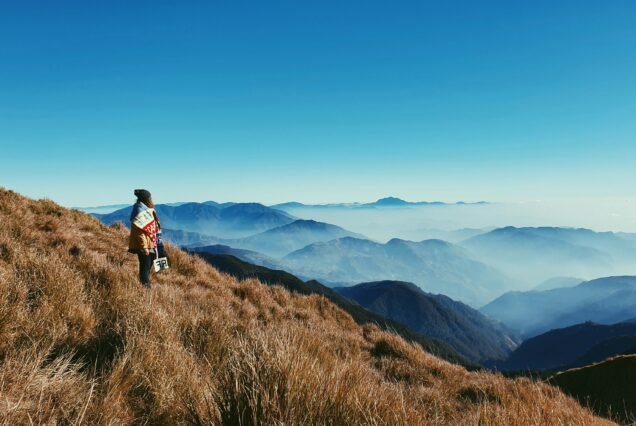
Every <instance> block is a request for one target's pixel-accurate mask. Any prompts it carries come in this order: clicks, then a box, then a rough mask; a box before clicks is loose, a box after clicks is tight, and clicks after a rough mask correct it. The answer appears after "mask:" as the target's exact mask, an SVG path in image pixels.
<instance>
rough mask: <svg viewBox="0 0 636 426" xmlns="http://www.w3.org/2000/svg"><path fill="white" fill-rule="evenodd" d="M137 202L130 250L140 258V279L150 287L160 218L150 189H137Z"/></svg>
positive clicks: (133, 217) (133, 216) (131, 222)
mask: <svg viewBox="0 0 636 426" xmlns="http://www.w3.org/2000/svg"><path fill="white" fill-rule="evenodd" d="M134 194H135V196H136V197H137V202H136V203H135V204H134V205H133V208H132V212H131V213H130V239H129V242H128V251H129V252H130V253H134V254H136V255H137V258H138V259H139V281H140V282H141V284H142V285H143V286H144V287H146V288H150V273H151V270H152V265H153V258H154V257H155V254H156V250H157V229H158V224H159V218H158V217H157V213H156V212H155V205H154V203H153V202H152V195H151V194H150V192H149V191H148V190H145V189H135V192H134Z"/></svg>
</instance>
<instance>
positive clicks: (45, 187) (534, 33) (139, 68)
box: [0, 0, 636, 206]
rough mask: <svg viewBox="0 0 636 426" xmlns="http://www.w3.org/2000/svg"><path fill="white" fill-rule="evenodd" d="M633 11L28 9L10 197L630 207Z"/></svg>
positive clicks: (10, 93)
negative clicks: (578, 202) (602, 201)
mask: <svg viewBox="0 0 636 426" xmlns="http://www.w3.org/2000/svg"><path fill="white" fill-rule="evenodd" d="M635 22H636V3H635V2H633V1H605V2H601V1H580V0H579V1H559V2H554V1H534V2H514V1H480V2H475V1H463V2H458V1H436V2H432V1H430V2H427V1H413V2H399V1H398V2H387V1H369V0H365V1H342V0H340V1H314V2H303V1H293V2H292V1H289V2H280V1H266V2H265V1H251V2H245V1H236V0H232V1H223V2H221V1H201V2H197V1H187V2H176V1H170V2H165V1H103V2H95V1H86V0H84V1H64V0H60V1H41V2H30V1H19V2H18V1H15V2H5V3H4V4H3V8H2V13H1V14H0V185H2V186H6V187H9V188H12V189H14V190H17V191H19V192H22V193H24V194H26V195H29V196H34V197H43V196H46V197H49V198H53V199H55V200H57V201H59V202H61V203H63V204H66V205H84V206H85V205H96V204H110V203H117V202H127V201H130V199H131V198H132V193H131V192H132V189H134V188H135V187H147V188H149V189H151V190H152V191H153V192H154V193H155V196H156V199H157V201H166V202H167V201H177V200H207V199H215V200H221V201H224V200H235V201H246V200H257V201H261V202H279V201H286V200H292V199H293V200H299V201H308V202H325V201H351V200H360V201H365V200H372V199H375V198H378V197H381V196H385V195H389V194H390V195H396V196H401V197H403V198H407V199H428V200H432V199H441V200H449V201H452V200H459V199H464V200H480V199H489V200H499V201H506V200H526V199H537V198H551V197H552V198H558V197H560V198H581V197H587V198H603V197H623V198H636V190H635V189H634V183H635V181H636V167H635V164H634V160H635V159H636V25H634V23H635Z"/></svg>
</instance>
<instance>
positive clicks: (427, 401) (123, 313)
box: [0, 189, 603, 425]
mask: <svg viewBox="0 0 636 426" xmlns="http://www.w3.org/2000/svg"><path fill="white" fill-rule="evenodd" d="M126 238H127V231H126V230H125V229H123V228H122V227H120V226H117V225H115V226H112V227H110V228H109V227H106V226H104V225H102V224H100V223H99V221H98V220H97V219H94V218H92V217H90V216H88V215H86V214H83V213H80V212H77V211H68V210H65V209H62V208H60V207H59V206H57V205H56V204H54V203H52V202H50V201H37V202H36V201H30V200H28V199H25V198H23V197H21V196H19V195H17V194H15V193H12V192H9V191H5V190H2V189H0V419H1V420H0V421H2V422H3V423H4V424H25V423H36V424H46V423H49V424H51V423H62V424H73V423H85V424H132V423H151V424H157V423H162V424H165V423H169V424H170V423H194V424H208V423H212V424H219V423H223V424H254V423H255V421H256V419H257V420H258V422H259V423H261V424H353V425H356V424H391V425H395V424H409V425H416V424H424V423H426V424H434V423H437V424H477V423H478V422H480V423H481V424H512V425H514V424H523V425H526V424H597V423H598V424H601V423H602V422H603V421H602V420H601V419H598V418H595V417H593V416H592V415H591V414H590V413H589V412H588V411H587V410H585V409H583V408H581V407H580V406H579V405H578V404H577V403H576V402H575V401H574V400H572V399H570V398H568V397H566V396H565V395H564V394H562V393H561V392H560V391H558V390H557V389H555V388H553V387H551V386H548V385H545V384H536V383H533V382H531V381H529V380H528V379H518V380H515V381H513V380H509V379H504V378H503V377H502V376H499V375H493V374H490V373H484V372H468V371H466V370H465V369H464V368H462V367H460V366H456V365H453V364H450V363H448V362H446V361H443V360H441V359H439V358H436V357H434V356H432V355H430V354H427V353H425V352H424V351H422V350H421V349H420V348H419V347H416V346H413V345H410V344H407V343H406V342H405V341H404V340H402V339H401V338H399V337H397V336H395V335H392V334H389V333H386V332H383V331H381V330H379V329H378V328H376V327H375V326H364V327H361V326H359V325H357V324H356V323H355V322H354V321H353V320H352V319H351V317H350V316H349V315H347V314H346V313H344V312H343V311H342V310H340V309H339V308H337V307H336V306H335V305H333V304H332V303H330V302H328V301H327V300H326V299H325V298H323V297H320V296H316V295H312V296H302V295H296V294H292V293H290V292H288V291H286V290H284V289H283V288H281V287H277V286H269V287H268V286H265V285H262V284H260V283H259V282H258V281H256V280H247V281H244V282H242V283H239V282H238V281H236V280H235V279H234V278H231V277H229V276H227V275H224V274H221V273H219V272H218V271H217V270H215V269H214V268H212V267H210V266H209V265H207V264H206V263H205V262H204V261H203V260H201V259H198V258H196V257H195V256H191V255H188V254H186V253H184V252H182V251H179V250H176V249H174V248H169V250H170V256H171V258H172V262H173V264H172V266H173V269H171V270H170V271H169V272H168V273H165V274H162V275H159V276H157V277H156V278H155V284H154V288H153V289H152V290H151V291H146V290H144V289H143V288H141V286H140V285H139V284H138V283H137V282H136V266H137V265H136V259H135V258H134V256H132V255H129V254H128V253H126V249H125V247H126Z"/></svg>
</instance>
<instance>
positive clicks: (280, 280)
mask: <svg viewBox="0 0 636 426" xmlns="http://www.w3.org/2000/svg"><path fill="white" fill-rule="evenodd" d="M196 254H197V255H198V256H199V257H201V258H203V259H205V261H206V262H207V263H209V264H210V265H212V266H214V267H215V268H216V269H218V270H219V271H221V272H224V273H226V274H229V275H231V276H233V277H235V278H238V279H239V280H245V279H249V278H256V279H258V280H259V281H260V282H262V283H264V284H270V285H272V284H274V285H281V286H283V287H285V288H286V289H287V290H289V291H293V292H296V293H300V294H304V295H310V294H318V295H321V296H324V297H326V298H327V299H329V301H331V302H332V303H334V304H335V305H336V306H338V307H339V308H340V309H342V310H343V311H345V312H347V313H348V314H349V315H351V317H352V318H353V320H354V321H355V322H356V323H358V324H359V325H365V324H369V323H370V324H376V325H377V326H379V327H380V328H381V329H383V330H389V331H392V332H394V333H396V334H398V335H400V336H401V337H403V338H404V339H406V340H407V341H409V342H415V343H418V344H419V345H420V346H422V348H423V349H424V350H426V351H427V352H429V353H432V354H434V355H436V356H438V357H440V358H443V359H445V360H447V361H451V362H454V363H460V364H464V365H466V366H469V367H476V365H473V366H470V363H469V362H468V361H466V360H465V359H464V358H463V357H462V356H461V355H459V354H458V353H457V352H455V350H454V349H452V348H451V347H450V346H449V345H448V344H446V343H444V342H443V341H441V340H438V339H435V338H433V337H430V336H425V335H423V334H419V333H416V332H414V331H411V330H410V329H409V328H408V327H406V326H404V325H402V324H400V323H399V322H396V321H393V320H390V319H388V318H385V317H383V316H381V315H378V314H375V313H373V312H370V311H368V310H366V309H365V308H363V307H362V306H360V305H359V304H357V303H356V302H353V301H351V300H349V299H347V298H346V297H344V296H341V295H340V294H338V293H336V292H335V291H334V290H332V289H330V288H329V287H326V286H324V285H322V284H321V283H319V282H318V281H315V280H312V281H308V282H304V281H302V280H301V279H300V278H298V277H296V276H294V275H292V274H290V273H288V272H286V271H280V270H274V269H269V268H265V267H263V266H258V265H252V264H251V263H248V262H244V261H243V260H241V259H238V258H237V257H234V256H231V255H223V254H211V253H205V252H196Z"/></svg>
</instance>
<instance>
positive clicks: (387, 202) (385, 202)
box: [374, 197, 411, 206]
mask: <svg viewBox="0 0 636 426" xmlns="http://www.w3.org/2000/svg"><path fill="white" fill-rule="evenodd" d="M374 204H376V205H378V206H405V205H408V204H411V203H409V202H408V201H405V200H403V199H401V198H397V197H385V198H380V199H379V200H378V201H376V202H375V203H374Z"/></svg>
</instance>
